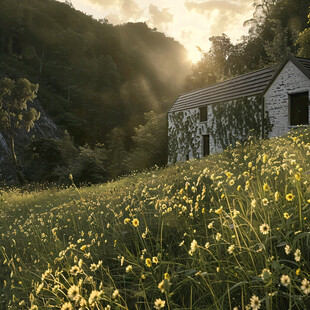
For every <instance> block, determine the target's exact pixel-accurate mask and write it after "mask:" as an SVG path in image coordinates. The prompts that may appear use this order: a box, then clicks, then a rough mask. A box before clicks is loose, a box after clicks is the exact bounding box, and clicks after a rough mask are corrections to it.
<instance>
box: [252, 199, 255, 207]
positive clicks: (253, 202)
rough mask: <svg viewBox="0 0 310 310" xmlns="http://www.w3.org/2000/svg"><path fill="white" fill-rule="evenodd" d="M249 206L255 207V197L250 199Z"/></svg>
mask: <svg viewBox="0 0 310 310" xmlns="http://www.w3.org/2000/svg"><path fill="white" fill-rule="evenodd" d="M251 207H252V208H255V207H256V200H255V199H252V201H251Z"/></svg>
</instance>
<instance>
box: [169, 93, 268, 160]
mask: <svg viewBox="0 0 310 310" xmlns="http://www.w3.org/2000/svg"><path fill="white" fill-rule="evenodd" d="M211 107H212V113H211V117H210V122H209V123H208V124H209V128H205V130H204V132H205V133H206V134H210V135H211V136H212V138H213V141H214V143H215V147H217V146H219V147H220V148H221V149H225V148H227V147H228V146H229V145H235V144H236V142H237V141H239V142H241V143H242V142H245V141H246V140H247V139H248V138H249V136H252V137H256V138H260V137H262V136H263V137H268V134H269V133H270V132H271V130H272V127H273V125H272V124H271V122H270V118H269V115H268V112H264V111H263V110H262V107H263V97H262V96H253V97H244V98H240V99H236V100H232V101H226V102H220V103H216V104H214V105H212V106H211ZM263 113H265V118H264V119H263ZM168 117H169V128H168V136H169V140H168V152H169V153H168V162H169V163H175V162H176V161H178V160H182V159H183V160H184V159H186V157H187V155H189V153H192V156H193V157H195V158H198V157H199V155H200V151H201V150H200V141H201V135H202V129H203V126H205V124H202V123H200V121H199V110H198V109H194V110H187V111H186V110H185V111H180V112H174V113H169V114H168Z"/></svg>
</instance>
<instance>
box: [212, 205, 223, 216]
mask: <svg viewBox="0 0 310 310" xmlns="http://www.w3.org/2000/svg"><path fill="white" fill-rule="evenodd" d="M222 211H223V206H221V207H220V208H218V209H217V210H215V211H214V213H216V214H221V213H222Z"/></svg>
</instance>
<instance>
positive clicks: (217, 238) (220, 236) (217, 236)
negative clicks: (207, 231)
mask: <svg viewBox="0 0 310 310" xmlns="http://www.w3.org/2000/svg"><path fill="white" fill-rule="evenodd" d="M221 238H222V234H220V233H217V234H216V236H215V239H216V241H220V240H221Z"/></svg>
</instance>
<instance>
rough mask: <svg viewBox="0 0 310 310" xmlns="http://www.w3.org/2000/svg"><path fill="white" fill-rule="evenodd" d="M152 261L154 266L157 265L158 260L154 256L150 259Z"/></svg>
mask: <svg viewBox="0 0 310 310" xmlns="http://www.w3.org/2000/svg"><path fill="white" fill-rule="evenodd" d="M152 261H153V263H154V264H156V265H157V264H158V258H157V257H156V256H154V257H153V258H152Z"/></svg>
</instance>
